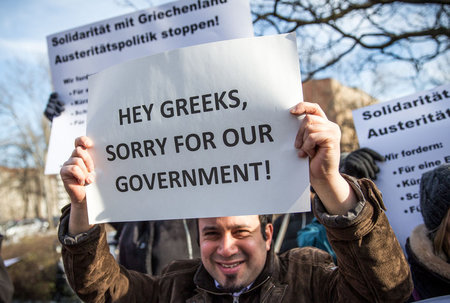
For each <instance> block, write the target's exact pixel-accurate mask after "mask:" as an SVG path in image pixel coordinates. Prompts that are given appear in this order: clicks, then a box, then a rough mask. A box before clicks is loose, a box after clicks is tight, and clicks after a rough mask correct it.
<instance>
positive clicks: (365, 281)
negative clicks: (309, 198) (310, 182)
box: [313, 175, 413, 302]
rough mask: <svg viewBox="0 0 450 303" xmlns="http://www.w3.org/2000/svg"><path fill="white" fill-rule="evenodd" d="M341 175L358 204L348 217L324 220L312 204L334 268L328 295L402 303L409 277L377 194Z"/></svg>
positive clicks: (319, 207) (409, 287) (363, 183)
mask: <svg viewBox="0 0 450 303" xmlns="http://www.w3.org/2000/svg"><path fill="white" fill-rule="evenodd" d="M343 176H344V178H346V180H347V182H349V184H350V185H351V186H352V188H353V190H354V191H355V193H356V194H357V196H358V199H359V202H358V205H357V206H356V208H355V209H354V210H352V211H350V212H349V214H348V215H347V216H334V215H329V214H327V213H326V211H325V207H324V206H323V204H322V203H321V201H320V200H319V199H318V197H317V196H316V198H315V200H314V208H313V209H314V212H315V214H316V217H317V219H318V220H319V222H320V223H322V224H323V225H324V226H325V228H326V230H327V235H328V238H329V241H330V244H331V245H332V247H333V249H334V251H335V253H336V256H337V259H338V264H339V267H338V268H337V270H336V271H335V274H334V275H333V277H332V278H331V281H330V284H331V287H330V288H329V292H330V293H329V294H328V295H327V296H328V298H334V299H337V300H344V301H345V300H347V301H348V302H361V301H363V302H365V301H367V302H404V301H405V300H406V299H408V297H409V296H410V294H411V292H412V288H413V284H412V279H411V273H410V269H409V266H408V263H407V261H406V258H405V255H404V254H403V251H402V249H401V246H400V244H399V243H398V240H397V238H396V236H395V234H394V232H393V231H392V228H391V226H390V225H389V222H388V219H387V217H386V214H385V213H384V210H385V207H384V204H383V200H382V197H381V193H380V192H379V190H378V189H377V188H376V186H375V184H374V183H373V182H372V181H370V180H369V179H360V180H356V179H354V178H352V177H349V176H346V175H343Z"/></svg>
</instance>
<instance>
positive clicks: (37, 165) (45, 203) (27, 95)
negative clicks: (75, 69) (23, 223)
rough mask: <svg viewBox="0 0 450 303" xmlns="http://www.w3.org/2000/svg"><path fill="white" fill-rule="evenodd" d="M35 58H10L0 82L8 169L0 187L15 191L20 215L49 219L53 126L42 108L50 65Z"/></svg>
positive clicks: (0, 159)
mask: <svg viewBox="0 0 450 303" xmlns="http://www.w3.org/2000/svg"><path fill="white" fill-rule="evenodd" d="M35 61H37V59H36V60H33V62H25V61H24V60H23V59H22V60H19V59H15V60H13V61H9V62H8V63H7V65H8V66H7V67H6V68H5V71H7V74H6V75H5V76H4V77H3V78H2V80H1V81H0V123H1V125H2V132H1V133H0V165H1V166H2V167H6V168H8V169H6V170H4V172H5V173H3V174H2V178H1V179H2V180H1V182H0V187H1V189H2V190H5V189H6V190H8V191H9V192H16V193H17V194H16V195H15V196H16V197H18V199H19V200H22V202H23V205H22V206H19V207H17V209H16V216H17V217H27V216H33V217H47V218H48V217H50V216H51V215H50V210H51V207H52V206H51V205H49V203H50V202H51V201H49V199H48V192H47V190H46V188H47V187H48V186H47V185H46V184H48V180H46V179H47V177H46V176H44V165H45V154H46V150H47V143H48V138H49V133H50V126H49V122H48V121H47V120H46V119H45V118H44V116H43V109H44V107H45V104H46V102H47V98H48V95H49V92H50V81H49V72H48V68H47V64H46V63H45V62H44V61H41V62H37V63H36V62H35ZM3 200H5V199H3ZM9 202H11V201H9ZM52 202H53V201H52ZM19 212H20V213H21V214H20V215H19V214H18V213H19Z"/></svg>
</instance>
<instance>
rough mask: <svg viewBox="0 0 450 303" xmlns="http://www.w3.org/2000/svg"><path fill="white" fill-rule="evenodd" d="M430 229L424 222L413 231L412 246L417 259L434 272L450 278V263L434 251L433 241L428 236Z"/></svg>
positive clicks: (410, 241) (410, 240)
mask: <svg viewBox="0 0 450 303" xmlns="http://www.w3.org/2000/svg"><path fill="white" fill-rule="evenodd" d="M427 233H428V229H427V228H426V227H425V225H424V224H421V225H418V226H417V227H416V228H414V230H413V231H412V232H411V236H410V239H409V243H410V247H411V250H412V251H413V253H414V254H415V256H416V257H417V259H418V260H419V261H420V262H421V263H422V264H423V265H425V266H426V267H427V268H428V269H429V270H431V271H432V272H434V273H436V274H438V275H440V276H442V277H444V278H446V279H450V263H447V262H446V261H444V260H442V259H441V258H440V257H438V256H437V255H435V254H434V252H433V243H432V242H431V240H430V238H428V235H427Z"/></svg>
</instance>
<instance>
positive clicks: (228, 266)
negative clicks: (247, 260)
mask: <svg viewBox="0 0 450 303" xmlns="http://www.w3.org/2000/svg"><path fill="white" fill-rule="evenodd" d="M239 264H241V262H238V263H234V264H222V266H223V267H225V268H233V267H236V266H238V265H239Z"/></svg>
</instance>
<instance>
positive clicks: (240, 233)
mask: <svg viewBox="0 0 450 303" xmlns="http://www.w3.org/2000/svg"><path fill="white" fill-rule="evenodd" d="M235 235H236V236H237V237H246V236H248V235H250V232H249V231H248V230H244V229H242V230H238V231H236V233H235Z"/></svg>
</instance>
